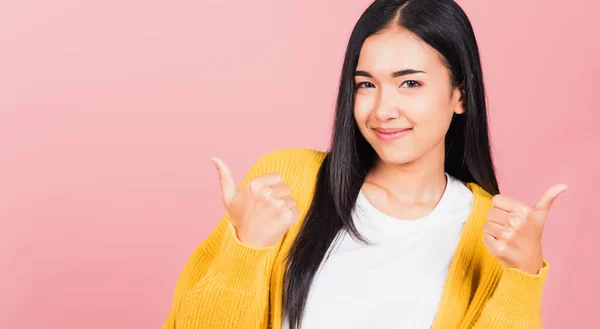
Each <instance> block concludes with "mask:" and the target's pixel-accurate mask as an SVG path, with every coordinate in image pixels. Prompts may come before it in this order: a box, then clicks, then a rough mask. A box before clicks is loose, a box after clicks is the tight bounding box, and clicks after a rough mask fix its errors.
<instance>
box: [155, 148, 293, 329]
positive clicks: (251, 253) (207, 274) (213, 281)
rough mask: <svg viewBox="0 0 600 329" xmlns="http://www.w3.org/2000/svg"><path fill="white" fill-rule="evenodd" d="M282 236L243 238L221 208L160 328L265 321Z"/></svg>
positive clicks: (268, 163)
mask: <svg viewBox="0 0 600 329" xmlns="http://www.w3.org/2000/svg"><path fill="white" fill-rule="evenodd" d="M281 155H282V153H281V152H277V151H274V152H271V153H269V154H267V155H264V156H262V157H261V158H260V159H259V160H258V161H257V162H256V163H255V164H254V165H253V166H252V168H251V169H250V170H249V172H248V173H247V174H246V177H245V178H244V181H243V182H242V184H241V187H240V188H242V187H244V186H245V185H246V184H247V183H248V182H249V181H251V180H252V179H254V178H255V177H258V176H261V175H263V174H266V173H267V172H268V171H270V170H276V169H277V168H278V167H279V164H280V162H282V161H284V160H285V159H282V158H281ZM280 243H281V241H279V243H277V244H276V245H274V246H269V247H261V248H256V247H253V246H250V245H247V244H244V243H243V242H241V241H240V240H239V239H238V237H237V234H236V229H235V227H234V226H233V224H232V223H231V221H230V220H229V214H228V213H225V215H224V216H223V218H222V219H221V221H220V222H219V223H218V225H217V227H216V228H215V229H214V230H213V231H212V232H211V233H210V235H209V236H208V238H207V239H206V240H204V241H203V242H202V243H201V244H200V246H198V247H197V248H196V250H194V252H193V254H192V255H191V257H190V258H189V260H188V261H187V263H186V265H185V267H184V269H183V271H182V273H181V275H180V277H179V279H178V281H177V284H176V287H175V293H174V297H173V303H172V307H171V311H170V313H169V315H168V317H167V319H166V321H165V323H164V326H163V329H175V328H177V329H185V328H194V329H200V328H211V329H213V328H223V329H227V328H232V329H233V328H235V329H240V328H242V329H243V328H251V329H260V328H265V327H266V325H267V319H268V318H267V314H268V309H267V308H268V300H269V282H270V281H269V280H270V273H271V269H272V266H273V263H274V261H275V257H276V256H277V252H278V250H279V245H280Z"/></svg>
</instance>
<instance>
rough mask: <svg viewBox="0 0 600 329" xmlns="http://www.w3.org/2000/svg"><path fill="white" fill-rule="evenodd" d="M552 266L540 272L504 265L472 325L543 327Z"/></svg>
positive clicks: (509, 328)
mask: <svg viewBox="0 0 600 329" xmlns="http://www.w3.org/2000/svg"><path fill="white" fill-rule="evenodd" d="M549 269H550V267H549V265H548V262H547V261H544V265H543V266H542V268H541V269H540V271H539V272H538V274H535V275H533V274H529V273H525V272H523V271H520V270H518V269H516V268H507V267H505V268H504V269H503V270H502V275H501V277H500V280H499V281H498V285H497V286H496V289H495V290H494V293H493V294H492V296H491V297H490V298H489V299H488V301H487V302H486V304H485V306H484V307H483V309H482V312H481V314H480V316H479V318H478V320H477V321H476V322H475V324H474V325H473V327H472V329H496V328H497V329H541V328H542V321H541V303H542V291H543V288H544V284H545V281H546V277H547V275H548V271H549Z"/></svg>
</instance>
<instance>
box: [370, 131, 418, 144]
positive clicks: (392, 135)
mask: <svg viewBox="0 0 600 329" xmlns="http://www.w3.org/2000/svg"><path fill="white" fill-rule="evenodd" d="M411 131H412V128H399V129H375V135H377V137H378V138H379V139H380V140H382V141H384V142H389V141H393V140H397V139H400V138H402V137H404V136H406V135H408V134H409V133H410V132H411Z"/></svg>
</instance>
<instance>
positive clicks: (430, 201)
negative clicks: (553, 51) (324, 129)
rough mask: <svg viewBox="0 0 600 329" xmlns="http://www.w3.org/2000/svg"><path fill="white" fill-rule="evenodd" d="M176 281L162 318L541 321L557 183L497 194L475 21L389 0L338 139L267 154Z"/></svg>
mask: <svg viewBox="0 0 600 329" xmlns="http://www.w3.org/2000/svg"><path fill="white" fill-rule="evenodd" d="M213 161H214V163H215V165H216V167H217V169H218V172H219V175H220V179H221V187H222V197H223V202H224V204H225V207H226V209H227V212H226V213H225V215H224V217H223V218H222V219H221V221H220V223H219V224H218V225H217V227H216V228H215V230H214V231H213V232H212V233H211V234H210V236H209V237H208V238H207V239H206V240H205V241H204V242H203V243H202V244H201V245H200V246H199V247H198V248H197V249H196V250H195V251H194V253H193V255H192V256H191V258H190V260H189V261H188V263H187V264H186V266H185V268H184V269H183V273H182V274H181V277H180V279H179V280H178V282H177V286H176V289H175V296H174V301H173V307H172V310H171V313H170V315H169V317H168V319H167V320H166V322H165V325H164V328H178V329H191V328H211V329H213V328H214V329H216V328H219V329H220V328H232V329H233V328H235V329H263V328H276V329H279V328H289V329H300V328H301V329H316V328H344V329H358V328H378V329H379V328H383V329H385V328H390V329H391V328H411V329H414V328H434V329H438V328H444V329H447V328H475V329H484V328H485V329H493V328H498V329H500V328H502V329H507V328H530V329H531V328H540V327H541V320H540V305H541V295H542V290H543V286H544V282H545V278H546V275H547V273H548V264H547V262H546V261H545V260H544V258H543V255H542V250H541V235H542V229H543V224H544V221H545V218H546V216H547V214H548V211H549V208H550V206H551V204H552V201H553V200H554V199H555V198H556V197H557V196H558V194H559V193H561V192H562V191H564V190H565V189H566V186H565V185H564V184H557V185H554V186H553V187H551V188H549V189H548V190H547V191H546V193H545V194H544V195H543V196H542V197H541V199H540V200H539V202H538V203H537V204H536V205H535V206H532V207H529V206H527V205H525V204H523V203H521V202H519V201H517V200H514V199H511V198H509V197H507V196H505V195H501V194H499V190H498V184H497V181H496V176H495V173H494V166H493V163H492V157H491V155H490V145H489V138H488V124H487V115H486V103H485V90H484V84H483V78H482V72H481V65H480V60H479V51H478V47H477V43H476V40H475V36H474V34H473V31H472V27H471V24H470V22H469V20H468V18H467V16H466V15H465V13H464V12H463V11H462V10H461V8H460V7H459V6H458V5H457V4H456V3H454V2H453V1H452V0H377V1H375V2H374V3H373V4H371V6H370V7H369V8H368V9H367V10H366V11H365V12H364V13H363V15H362V16H361V17H360V19H359V21H358V22H357V24H356V26H355V27H354V30H353V32H352V35H351V37H350V41H349V44H348V48H347V51H346V56H345V59H344V64H343V68H342V75H341V81H340V87H339V94H338V100H337V106H336V115H335V122H334V135H333V140H332V143H331V147H330V149H329V151H328V152H319V151H316V150H311V149H280V150H276V151H273V152H271V153H269V154H267V155H264V156H262V157H261V158H260V159H259V160H258V161H257V162H256V163H255V164H254V165H253V167H252V168H251V169H250V171H249V172H248V174H247V175H246V177H245V179H244V181H243V182H242V184H241V185H240V187H239V188H237V187H236V184H235V183H234V182H233V180H232V178H231V177H232V176H231V173H230V172H229V170H228V169H227V167H226V165H225V164H224V163H223V162H222V161H221V160H219V159H216V158H215V159H213Z"/></svg>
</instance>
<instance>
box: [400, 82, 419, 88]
mask: <svg viewBox="0 0 600 329" xmlns="http://www.w3.org/2000/svg"><path fill="white" fill-rule="evenodd" d="M404 85H407V87H408V88H416V87H420V86H421V84H420V83H419V82H417V81H415V80H406V81H404V82H403V83H402V84H401V85H400V87H402V86H404Z"/></svg>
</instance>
